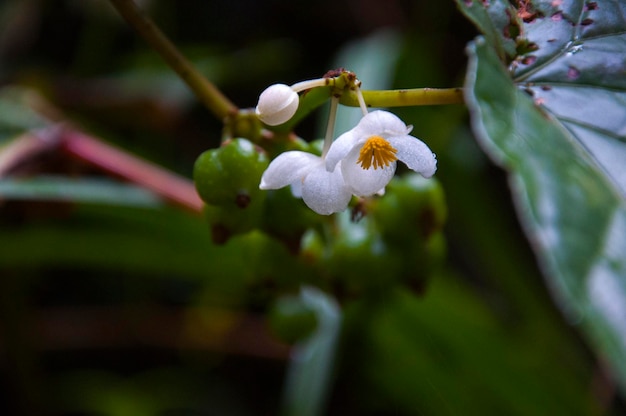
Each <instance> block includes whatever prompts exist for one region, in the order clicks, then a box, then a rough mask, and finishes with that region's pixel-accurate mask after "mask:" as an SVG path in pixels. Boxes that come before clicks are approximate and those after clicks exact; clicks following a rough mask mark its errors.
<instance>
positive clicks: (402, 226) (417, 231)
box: [368, 173, 447, 244]
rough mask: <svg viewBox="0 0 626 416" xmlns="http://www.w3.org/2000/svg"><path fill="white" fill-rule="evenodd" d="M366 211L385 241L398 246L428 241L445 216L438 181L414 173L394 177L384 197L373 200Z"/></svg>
mask: <svg viewBox="0 0 626 416" xmlns="http://www.w3.org/2000/svg"><path fill="white" fill-rule="evenodd" d="M368 211H369V212H370V213H371V215H372V216H373V218H374V220H375V222H376V225H377V228H378V229H380V231H381V233H382V235H383V236H384V238H385V239H386V240H388V241H389V242H391V243H401V244H403V243H406V242H407V241H408V240H414V239H418V240H422V241H425V240H427V239H428V238H429V237H430V236H431V235H433V234H434V233H436V232H438V231H440V230H441V228H442V227H443V225H444V222H445V219H446V214H447V210H446V203H445V198H444V193H443V189H442V187H441V185H440V184H439V182H438V181H437V180H435V179H425V178H423V177H421V176H420V175H418V174H414V173H409V174H406V175H404V176H402V177H396V178H394V179H393V180H392V181H391V182H390V183H389V185H388V186H387V189H386V192H385V196H384V197H382V198H380V199H376V200H374V201H372V203H371V204H370V205H369V206H368Z"/></svg>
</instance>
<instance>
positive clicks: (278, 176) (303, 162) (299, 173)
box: [259, 150, 322, 189]
mask: <svg viewBox="0 0 626 416" xmlns="http://www.w3.org/2000/svg"><path fill="white" fill-rule="evenodd" d="M316 165H322V158H320V157H319V156H316V155H314V154H312V153H307V152H300V151H297V150H294V151H291V152H285V153H282V154H280V155H279V156H278V157H277V158H276V159H274V160H272V162H271V163H270V165H269V166H268V167H267V169H266V170H265V172H263V176H262V177H261V184H260V185H259V188H261V189H278V188H282V187H284V186H287V185H291V184H292V183H294V182H296V181H300V180H302V178H303V177H304V176H305V175H306V174H307V173H308V172H309V171H310V170H311V169H313V168H314V167H315V166H316Z"/></svg>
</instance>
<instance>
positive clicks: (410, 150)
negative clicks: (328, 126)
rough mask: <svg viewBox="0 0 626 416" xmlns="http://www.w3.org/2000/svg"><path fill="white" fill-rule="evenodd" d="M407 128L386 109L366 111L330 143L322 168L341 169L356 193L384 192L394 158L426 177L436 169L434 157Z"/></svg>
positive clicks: (395, 160) (328, 169)
mask: <svg viewBox="0 0 626 416" xmlns="http://www.w3.org/2000/svg"><path fill="white" fill-rule="evenodd" d="M411 130H412V127H411V126H407V125H406V124H404V122H403V121H402V120H400V118H398V117H397V116H396V115H395V114H392V113H390V112H388V111H382V110H378V111H373V112H371V113H368V114H366V115H365V116H363V118H362V119H361V121H359V123H358V124H357V125H356V126H355V127H354V128H353V129H351V130H349V131H347V132H346V133H344V134H342V135H341V136H339V137H338V138H337V139H336V140H335V141H334V142H333V143H332V145H331V146H330V149H329V150H328V153H327V154H326V157H325V163H326V169H327V171H328V172H333V171H336V170H341V173H342V177H343V180H344V182H345V184H346V186H347V188H348V189H349V190H350V192H352V193H353V194H354V195H356V196H371V195H374V194H376V193H381V192H384V188H385V186H386V185H387V184H388V183H389V181H390V180H391V178H393V176H394V174H395V171H396V164H397V160H400V161H401V162H403V163H404V164H406V165H407V166H408V167H409V168H410V169H412V170H414V171H416V172H418V173H420V174H421V175H422V176H424V177H426V178H429V177H431V176H432V175H433V174H434V173H435V171H436V170H437V159H436V157H435V155H434V153H433V152H432V151H431V150H430V149H429V148H428V146H427V145H426V144H425V143H424V142H422V141H421V140H419V139H418V138H416V137H413V136H411V135H409V133H410V132H411Z"/></svg>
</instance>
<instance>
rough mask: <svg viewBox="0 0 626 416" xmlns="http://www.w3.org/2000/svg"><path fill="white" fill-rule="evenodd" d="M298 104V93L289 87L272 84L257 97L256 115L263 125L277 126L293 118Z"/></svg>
mask: <svg viewBox="0 0 626 416" xmlns="http://www.w3.org/2000/svg"><path fill="white" fill-rule="evenodd" d="M298 104H299V98H298V93H297V92H295V91H294V90H293V89H291V87H290V86H289V85H285V84H274V85H270V86H269V87H267V88H266V89H265V91H263V92H262V93H261V95H260V96H259V103H258V104H257V106H256V113H257V115H258V116H259V118H260V119H261V121H262V122H264V123H265V124H268V125H270V126H277V125H279V124H283V123H284V122H286V121H287V120H289V119H290V118H291V117H293V115H294V114H295V113H296V110H297V109H298Z"/></svg>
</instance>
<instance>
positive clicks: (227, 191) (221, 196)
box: [193, 139, 269, 209]
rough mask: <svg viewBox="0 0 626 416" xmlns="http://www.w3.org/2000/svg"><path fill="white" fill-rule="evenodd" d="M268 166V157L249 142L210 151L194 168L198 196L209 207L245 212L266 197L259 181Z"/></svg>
mask: <svg viewBox="0 0 626 416" xmlns="http://www.w3.org/2000/svg"><path fill="white" fill-rule="evenodd" d="M268 163H269V162H268V160H267V157H266V156H265V154H264V153H263V152H262V151H260V150H259V149H258V148H256V147H255V146H254V145H253V144H252V143H251V142H249V141H248V140H246V139H234V140H231V141H229V142H228V143H226V144H225V145H223V146H222V147H220V148H217V149H211V150H207V151H206V152H204V153H202V154H201V155H200V156H199V157H198V159H197V160H196V163H195V165H194V172H193V177H194V182H195V184H196V190H197V191H198V195H200V198H202V200H203V201H204V202H206V203H207V204H211V205H216V206H224V207H227V208H232V209H237V208H239V209H245V208H246V207H247V206H248V205H250V203H251V201H252V200H253V199H254V198H257V197H259V195H260V194H262V193H261V192H260V191H259V181H260V180H261V175H262V174H263V171H264V170H265V169H266V168H267V165H268Z"/></svg>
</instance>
